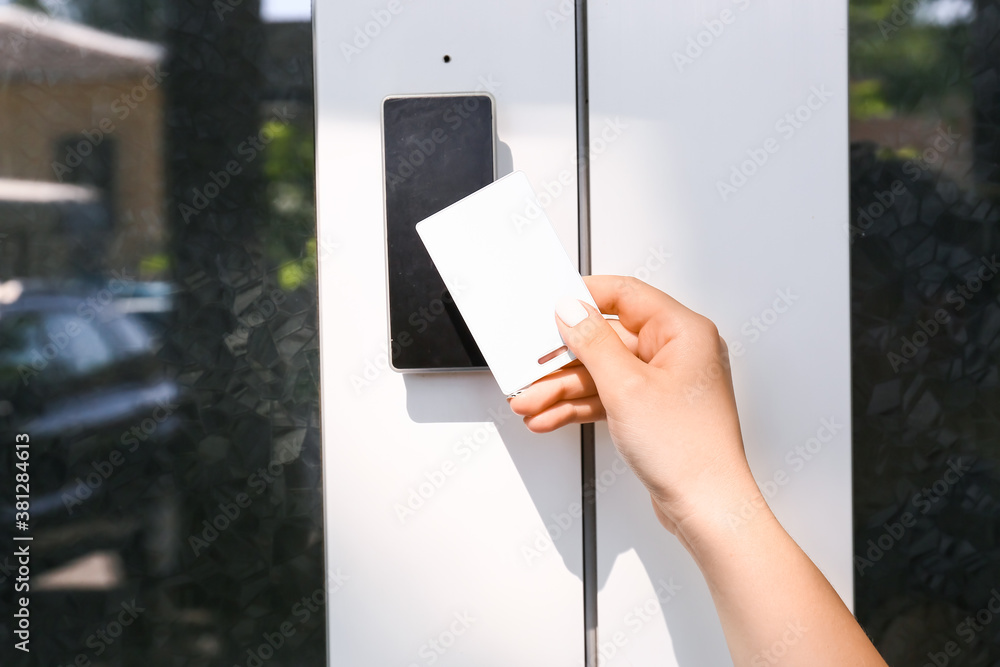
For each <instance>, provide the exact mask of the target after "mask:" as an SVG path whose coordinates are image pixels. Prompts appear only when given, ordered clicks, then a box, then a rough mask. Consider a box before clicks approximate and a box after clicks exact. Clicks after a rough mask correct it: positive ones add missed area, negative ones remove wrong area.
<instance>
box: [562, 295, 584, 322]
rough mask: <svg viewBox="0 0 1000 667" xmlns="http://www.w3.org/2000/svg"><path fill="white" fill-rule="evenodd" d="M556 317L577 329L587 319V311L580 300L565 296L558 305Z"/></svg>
mask: <svg viewBox="0 0 1000 667" xmlns="http://www.w3.org/2000/svg"><path fill="white" fill-rule="evenodd" d="M556 315H558V316H559V319H560V320H562V321H563V322H564V323H565V324H566V326H568V327H575V326H576V325H577V324H579V323H580V322H583V321H584V320H585V319H587V309H586V308H584V307H583V304H582V303H580V301H579V299H576V298H574V297H571V296H564V297H563V298H561V299H559V302H558V303H557V304H556Z"/></svg>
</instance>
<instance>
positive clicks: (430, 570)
mask: <svg viewBox="0 0 1000 667" xmlns="http://www.w3.org/2000/svg"><path fill="white" fill-rule="evenodd" d="M572 6H573V3H570V2H562V3H559V2H555V1H553V2H549V3H535V2H531V1H530V0H515V1H505V2H501V1H499V0H496V1H493V2H486V1H483V0H476V1H474V2H462V3H457V2H444V1H442V0H425V1H423V2H420V3H416V2H409V1H407V0H398V1H397V0H390V1H388V2H387V1H385V0H378V1H365V2H350V3H338V2H332V1H330V0H317V6H316V9H315V26H316V63H317V96H318V99H317V124H318V127H317V132H318V134H317V160H318V164H317V189H318V192H319V212H318V219H319V257H320V269H319V271H320V301H321V303H320V312H321V319H322V359H323V378H322V388H323V432H324V456H325V461H324V465H325V487H326V488H325V503H326V530H327V558H328V567H329V586H328V598H329V600H328V612H329V623H330V637H329V645H330V660H331V662H330V664H331V665H404V666H406V665H431V664H435V665H456V666H457V665H463V666H467V665H477V666H480V665H514V664H516V665H546V666H549V665H573V666H577V665H582V664H583V659H584V655H583V651H584V648H583V647H584V641H583V636H584V621H583V599H584V591H583V585H582V583H581V580H582V567H583V566H582V534H581V519H580V513H579V508H580V506H581V495H582V493H581V488H582V487H581V481H580V477H581V473H580V431H579V429H577V428H567V429H563V430H562V431H561V432H559V433H555V434H550V435H545V436H538V435H532V434H530V433H529V432H528V431H527V430H526V429H525V428H524V427H523V426H522V424H521V423H520V419H519V418H517V417H515V416H513V415H512V414H511V413H510V412H509V410H508V408H507V404H506V401H505V399H504V397H503V396H502V395H501V393H500V391H499V389H498V388H497V386H496V384H495V382H494V381H493V379H492V377H491V376H490V375H489V374H487V373H466V374H454V373H452V374H433V375H430V374H408V375H401V374H398V373H396V372H394V371H392V370H390V369H389V368H388V356H387V335H386V331H387V313H386V305H385V304H386V285H385V249H384V244H385V241H384V232H383V203H382V164H381V144H380V127H379V120H380V118H379V114H380V103H381V100H382V98H383V97H384V96H386V95H390V94H401V93H442V92H467V91H476V90H485V91H488V92H490V93H492V94H493V96H494V97H495V99H496V102H497V120H498V138H499V140H500V141H501V142H502V146H501V150H500V152H499V155H500V165H499V166H500V175H503V174H504V173H507V172H509V171H511V170H512V169H519V170H523V171H524V172H525V173H526V174H527V175H528V177H529V179H530V180H531V181H532V182H533V184H534V186H535V188H536V191H538V192H539V193H540V194H541V193H546V194H547V195H548V197H546V198H545V199H544V200H543V203H545V204H546V211H547V213H548V215H549V217H550V219H551V220H552V222H553V224H554V225H555V227H556V230H557V233H558V234H559V237H560V240H561V241H562V242H563V244H564V246H565V247H566V249H567V251H568V252H569V254H570V256H571V257H576V254H577V247H578V245H577V244H578V238H577V233H578V232H577V230H578V211H577V199H576V189H577V180H576V173H577V162H576V161H577V155H576V120H575V115H576V97H575V95H576V93H575V85H576V79H575V71H574V63H575V58H576V55H577V49H578V45H577V44H576V40H575V31H574V18H573V11H572ZM588 6H589V14H590V17H589V33H588V44H587V49H588V63H589V68H590V76H589V86H590V136H591V143H590V153H591V161H592V162H591V192H590V202H591V208H590V214H591V236H590V241H591V254H592V270H593V273H617V274H631V275H636V276H638V277H640V278H642V279H644V280H646V281H647V282H649V283H651V284H652V285H654V286H656V287H658V288H660V289H663V290H664V291H667V292H669V293H670V294H672V295H673V296H675V297H676V298H678V299H679V300H680V301H681V302H683V303H685V304H686V305H688V306H689V307H691V308H693V309H695V310H697V311H699V312H701V313H703V314H705V315H707V316H709V317H711V318H712V319H713V320H714V321H715V322H716V323H717V324H718V326H719V329H720V331H721V333H722V335H723V336H724V337H725V338H726V340H727V342H728V343H729V346H730V351H731V353H732V369H733V375H734V379H735V383H736V392H737V398H738V402H739V408H740V414H741V418H742V423H743V431H744V437H745V441H746V446H747V453H748V456H749V459H750V463H751V467H752V468H753V471H754V474H755V475H756V477H757V479H758V482H759V483H760V484H761V486H762V488H763V489H764V492H765V495H766V497H767V498H768V499H769V502H770V504H771V506H772V508H773V509H774V511H775V513H776V514H777V515H778V518H779V519H780V520H781V521H782V523H783V524H784V525H785V526H786V528H788V530H789V532H790V533H791V534H792V536H793V537H794V538H795V539H796V540H797V541H798V542H799V544H801V545H802V546H803V548H804V549H805V550H806V552H807V553H808V554H809V555H810V556H811V557H812V558H813V560H814V561H815V562H816V563H817V565H819V567H820V569H822V570H823V572H824V573H825V574H826V575H827V577H829V578H830V579H831V581H832V583H833V585H834V586H835V587H836V589H837V590H838V592H839V593H840V594H841V596H842V597H843V598H844V599H845V600H846V601H847V602H848V604H851V602H852V596H853V590H852V572H851V567H852V565H851V553H852V544H851V535H852V533H851V513H850V509H851V477H850V472H851V471H850V451H851V450H850V447H851V438H850V385H849V380H850V378H849V373H850V370H849V369H850V347H849V320H848V247H849V246H848V235H847V232H846V228H845V221H846V220H847V219H848V163H847V150H848V139H847V71H846V63H847V57H846V38H847V35H846V19H847V14H846V4H845V3H842V2H833V3H801V2H798V3H797V2H794V1H793V0H768V1H765V0H719V1H714V0H713V1H707V0H706V1H702V2H695V3H682V2H672V3H663V2H637V1H635V0H624V1H623V2H615V3H605V2H590V3H588ZM581 46H582V45H581ZM446 55H447V56H448V62H445V58H444V56H446ZM597 440H598V442H597V467H596V471H597V520H598V524H597V549H598V559H597V563H596V568H597V582H598V591H597V592H596V593H597V595H598V611H599V617H598V621H599V646H598V648H599V653H600V655H601V657H602V660H601V663H602V664H605V665H612V666H613V665H635V666H637V667H641V666H645V665H664V666H669V665H681V666H684V667H704V666H714V665H727V664H730V660H729V656H728V651H727V649H726V646H725V641H724V638H723V635H722V631H721V627H720V625H719V622H718V620H717V617H716V615H715V612H714V609H713V607H712V603H711V599H710V597H709V594H708V590H707V587H706V586H705V584H704V583H703V581H702V579H701V576H700V574H699V572H698V571H697V568H696V567H695V566H694V564H693V562H692V561H691V559H690V557H688V555H687V554H686V553H685V552H684V551H683V549H682V548H681V547H680V545H679V544H678V543H677V542H676V540H675V539H674V538H673V537H672V536H671V535H669V534H667V533H666V532H664V531H663V529H662V528H661V527H660V526H659V524H658V523H657V522H656V520H655V518H654V517H653V514H652V511H651V509H650V506H649V501H648V497H647V495H646V494H645V493H644V492H643V491H642V489H641V487H640V485H639V484H638V482H637V481H636V480H635V478H634V476H633V475H632V473H631V472H630V471H628V470H626V469H625V468H624V466H623V465H622V464H621V462H620V461H618V459H617V458H616V457H615V455H614V450H613V448H612V446H611V443H610V440H609V438H608V435H607V431H606V429H603V428H602V427H600V426H599V427H598V429H597ZM747 511H753V508H734V520H739V516H740V513H741V512H747ZM766 648H767V647H762V650H764V649H766Z"/></svg>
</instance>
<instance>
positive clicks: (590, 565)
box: [575, 0, 597, 667]
mask: <svg viewBox="0 0 1000 667" xmlns="http://www.w3.org/2000/svg"><path fill="white" fill-rule="evenodd" d="M575 16H576V154H577V211H578V215H579V218H578V219H579V228H578V232H577V243H578V247H579V263H580V273H581V274H583V275H589V274H590V272H591V268H590V91H589V86H588V70H587V0H576V12H575ZM580 472H581V483H582V489H583V502H582V504H583V522H582V523H583V624H584V664H585V665H586V667H597V503H596V484H595V481H596V480H595V463H594V425H593V424H584V425H583V426H581V427H580Z"/></svg>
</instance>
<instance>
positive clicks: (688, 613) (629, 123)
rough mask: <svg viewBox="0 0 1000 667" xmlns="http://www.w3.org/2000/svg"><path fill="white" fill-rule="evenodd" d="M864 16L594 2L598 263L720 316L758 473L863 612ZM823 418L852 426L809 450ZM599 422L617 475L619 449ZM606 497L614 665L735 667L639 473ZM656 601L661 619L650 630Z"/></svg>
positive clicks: (738, 3)
mask: <svg viewBox="0 0 1000 667" xmlns="http://www.w3.org/2000/svg"><path fill="white" fill-rule="evenodd" d="M727 12H728V13H727ZM846 20H847V7H846V3H845V2H842V1H835V2H799V1H797V0H735V1H730V0H720V1H711V0H703V1H701V2H669V3H667V2H664V3H655V2H637V1H635V0H627V1H624V2H615V3H603V2H602V3H597V2H592V3H590V36H589V37H590V45H589V46H590V61H589V62H590V75H591V80H590V103H591V111H592V115H591V131H592V149H593V151H594V159H593V165H592V179H593V189H592V195H591V202H592V217H593V235H592V242H593V271H594V273H619V274H634V275H638V276H639V277H641V278H644V279H646V280H647V281H648V282H650V283H652V284H653V285H655V286H657V287H658V288H660V289H663V290H664V291H667V292H669V293H670V294H672V295H673V296H675V297H677V298H678V299H679V300H680V301H681V302H683V303H685V304H686V305H688V306H689V307H691V308H693V309H694V310H697V311H699V312H701V313H703V314H705V315H707V316H708V317H710V318H712V319H713V320H714V321H715V322H716V323H717V324H718V326H719V329H720V331H721V332H722V334H723V336H724V337H725V338H726V340H727V342H728V343H729V345H730V348H731V351H733V352H734V355H733V356H734V358H733V374H734V378H735V383H736V393H737V398H738V401H739V408H740V415H741V418H742V423H743V433H744V437H745V441H746V446H747V452H748V456H749V459H750V463H751V466H752V468H753V471H754V474H755V476H756V477H757V480H758V483H759V484H761V485H764V484H765V482H766V481H767V480H773V478H774V475H775V473H777V472H779V471H783V472H784V473H785V475H786V476H782V475H780V474H779V476H778V479H779V480H780V481H781V482H783V483H782V484H774V483H773V482H772V484H770V485H767V487H766V488H765V492H766V493H768V495H769V501H770V504H771V506H772V507H773V509H774V511H775V513H776V514H777V516H778V518H779V519H780V520H781V522H782V523H783V524H784V525H785V527H786V528H787V529H788V530H789V532H790V533H791V534H792V536H793V537H794V538H795V539H796V540H797V541H798V542H799V544H800V545H801V546H802V547H803V548H804V549H805V550H806V552H807V553H808V554H809V555H810V556H811V557H812V558H813V560H814V561H815V562H816V563H817V565H818V566H819V567H820V569H822V570H823V572H824V573H825V574H826V575H827V577H829V578H830V579H831V581H832V583H833V585H834V586H835V587H836V589H837V591H838V592H839V593H840V594H841V596H842V597H843V598H844V599H845V600H846V601H847V602H848V603H849V604H850V603H851V601H852V597H853V590H852V572H851V541H852V537H851V535H852V533H851V478H850V444H851V439H850V428H849V424H850V421H849V418H850V382H849V373H850V347H849V343H850V341H849V319H848V313H849V310H848V309H849V305H848V237H847V234H846V228H845V222H846V220H847V219H848V201H847V196H848V162H847V149H848V137H847V72H846V63H847V55H846V46H847V45H846V29H847V27H846ZM692 45H693V46H692ZM688 49H690V51H689V52H686V51H687V50H688ZM675 54H678V55H679V56H682V57H675ZM684 58H687V60H685V59H684ZM817 91H820V92H819V93H817ZM809 102H812V104H813V106H814V107H816V108H814V109H808V107H802V105H804V104H808V103H809ZM796 112H798V113H800V114H801V117H802V119H803V120H802V121H798V120H796V121H795V122H794V123H795V124H792V123H789V122H787V121H786V122H780V123H779V121H782V119H784V117H785V115H786V114H789V113H791V114H795V113H796ZM807 116H808V119H806V117H807ZM796 125H797V127H796ZM602 132H603V133H605V136H604V137H603V138H602V137H601V133H602ZM768 140H772V142H771V143H767V142H768ZM765 146H767V147H770V148H771V149H772V152H771V153H767V150H766V148H765ZM748 151H751V153H748ZM761 151H764V153H763V154H761ZM754 155H756V157H757V160H758V162H762V163H764V164H762V165H760V166H758V165H755V164H753V163H750V164H748V165H746V171H747V172H750V173H752V174H753V175H752V176H750V177H749V178H747V179H746V181H745V183H743V181H742V179H739V178H737V179H736V181H735V182H736V184H737V185H740V187H735V186H734V189H735V192H733V191H730V192H726V193H725V194H726V196H725V197H723V194H722V193H720V188H719V185H718V184H719V182H727V181H729V179H730V177H731V176H732V169H733V168H734V166H735V167H736V168H737V169H739V168H740V166H741V165H742V163H744V161H745V160H748V159H753V156H754ZM765 156H766V158H767V160H766V162H765V161H764V157H765ZM788 290H790V291H791V296H789V297H788V300H789V301H792V304H791V306H788V307H786V305H785V303H784V302H781V301H779V304H778V305H779V307H780V308H781V309H783V310H786V311H787V312H785V313H782V314H777V313H776V312H774V311H772V310H771V308H772V307H773V305H774V302H775V300H776V299H779V300H780V299H781V295H782V294H786V296H787V291H788ZM755 318H756V320H755ZM757 322H759V323H760V324H759V326H758V324H757ZM765 329H766V330H765ZM739 352H742V354H737V353H739ZM824 419H832V420H834V421H835V422H836V424H838V425H841V426H840V428H839V429H838V431H837V433H836V435H835V437H834V438H833V439H829V438H827V440H829V441H828V442H825V443H821V442H819V441H818V440H816V441H813V442H812V443H810V445H809V446H812V447H813V449H816V450H818V451H817V452H816V453H815V454H814V455H813V454H809V453H808V451H807V452H806V454H805V456H809V457H810V458H809V460H807V459H806V458H805V457H802V456H800V455H799V454H797V453H796V451H795V450H796V448H797V447H804V446H807V443H809V441H810V439H811V438H816V436H817V432H818V431H819V429H820V428H821V426H822V425H823V423H824V422H823V420H824ZM600 433H603V436H599V447H598V449H599V451H598V468H597V469H598V472H601V471H607V470H609V469H610V466H611V465H612V464H613V463H614V461H615V459H614V452H613V449H612V447H611V445H610V442H609V439H608V437H607V432H606V431H599V434H600ZM823 435H826V431H823ZM817 445H820V446H819V447H817ZM598 498H599V499H598V539H599V546H598V561H599V584H600V586H601V589H600V595H599V598H598V600H599V625H600V643H601V646H602V649H603V653H604V654H605V655H606V656H607V657H608V658H610V659H608V660H605V661H604V662H605V664H610V665H616V664H620V665H629V664H634V665H675V664H676V665H684V666H699V667H700V666H703V665H724V664H729V656H728V651H727V649H726V645H725V640H724V637H723V634H722V629H721V626H720V624H719V622H718V619H717V617H716V615H715V612H714V609H713V607H712V604H711V599H710V597H709V594H708V590H707V587H706V586H705V584H704V583H703V581H702V578H701V576H700V574H699V573H698V571H697V569H696V567H695V566H694V564H693V562H692V561H691V559H690V557H689V556H688V555H687V554H686V552H684V551H683V549H682V548H681V547H680V546H679V545H678V544H677V542H676V541H675V540H674V539H673V537H672V536H670V535H668V534H665V533H664V531H663V530H662V529H661V528H660V527H659V525H658V524H657V522H656V520H655V519H654V518H653V516H652V512H651V510H650V506H649V498H648V495H647V494H646V493H645V492H644V491H643V490H642V488H641V487H640V486H639V484H638V483H637V482H636V481H635V479H634V478H633V477H632V476H631V474H629V475H627V476H623V477H622V478H621V481H619V482H618V483H617V484H615V485H614V486H612V487H610V488H609V489H608V490H607V492H606V493H604V494H601V495H599V496H598ZM671 578H672V579H673V584H674V589H675V590H674V593H675V595H674V596H672V597H669V596H668V599H669V600H670V601H669V603H666V604H663V603H662V602H656V600H657V599H658V598H662V597H664V596H661V595H657V590H658V588H657V587H658V586H660V587H661V589H662V584H660V583H658V582H667V583H670V580H671ZM678 587H679V588H678ZM650 600H652V601H651V602H649V605H650V607H652V608H654V609H655V608H656V607H657V606H659V607H661V608H662V613H659V612H658V613H657V614H656V615H655V618H654V617H650V618H649V620H648V621H644V622H642V623H641V624H638V625H637V621H636V617H635V608H636V606H637V605H640V606H641V605H642V604H643V603H644V602H647V601H650ZM630 614H632V615H631V616H630ZM616 632H621V633H622V634H620V635H618V641H617V642H616V641H615V633H616ZM612 654H613V655H612Z"/></svg>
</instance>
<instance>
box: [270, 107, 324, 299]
mask: <svg viewBox="0 0 1000 667" xmlns="http://www.w3.org/2000/svg"><path fill="white" fill-rule="evenodd" d="M263 129H264V132H265V133H267V134H270V135H271V136H273V137H274V138H273V140H272V141H271V143H270V144H269V145H268V148H267V151H266V152H265V154H264V155H265V158H264V166H263V172H264V177H265V178H266V180H267V190H268V201H269V218H268V220H267V223H266V225H265V229H264V243H265V246H266V247H267V253H268V259H269V260H270V262H271V264H272V265H275V266H279V267H280V268H279V270H278V282H279V284H280V285H281V287H282V289H285V290H289V291H291V290H294V289H297V288H298V287H300V286H302V285H303V284H304V283H305V282H306V281H314V280H315V279H316V205H315V201H316V197H315V195H316V193H315V185H314V169H315V167H314V165H315V141H314V137H313V133H312V128H303V127H299V126H298V125H294V124H284V123H279V122H276V121H269V122H268V123H265V126H264V128H263Z"/></svg>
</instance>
